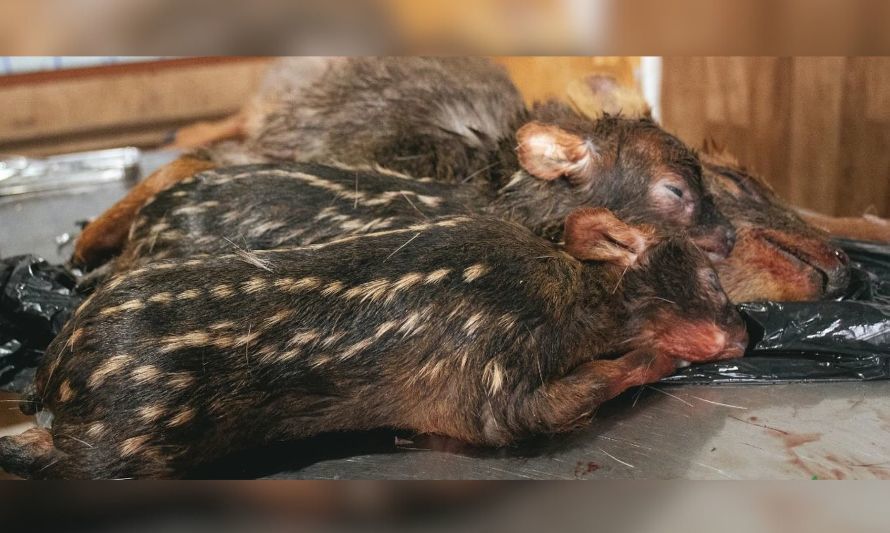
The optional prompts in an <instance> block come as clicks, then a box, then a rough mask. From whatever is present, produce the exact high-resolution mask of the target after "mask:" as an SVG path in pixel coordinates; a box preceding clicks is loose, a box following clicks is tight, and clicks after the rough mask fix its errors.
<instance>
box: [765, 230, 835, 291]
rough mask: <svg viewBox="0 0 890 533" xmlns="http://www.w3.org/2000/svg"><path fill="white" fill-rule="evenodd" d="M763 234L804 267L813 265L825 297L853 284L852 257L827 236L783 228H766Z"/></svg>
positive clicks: (811, 267) (769, 241)
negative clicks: (800, 232) (819, 278)
mask: <svg viewBox="0 0 890 533" xmlns="http://www.w3.org/2000/svg"><path fill="white" fill-rule="evenodd" d="M759 234H760V235H761V238H763V239H764V240H765V241H766V242H768V243H769V244H771V245H772V246H773V247H775V248H777V249H778V250H780V251H782V252H784V253H785V254H787V255H788V256H789V257H791V258H793V260H794V261H796V262H797V263H798V264H799V265H800V267H801V268H807V267H809V268H810V269H812V271H815V272H816V273H817V274H818V275H819V276H821V278H822V297H823V298H832V297H835V296H839V295H840V294H842V293H843V292H844V291H845V290H846V289H847V286H848V285H849V284H850V259H849V258H848V257H847V254H845V253H844V251H843V250H841V249H840V248H838V247H837V246H835V245H833V244H831V243H830V242H828V241H826V240H825V239H823V238H821V237H813V236H808V235H799V234H795V233H788V232H783V231H779V230H763V231H761V232H759Z"/></svg>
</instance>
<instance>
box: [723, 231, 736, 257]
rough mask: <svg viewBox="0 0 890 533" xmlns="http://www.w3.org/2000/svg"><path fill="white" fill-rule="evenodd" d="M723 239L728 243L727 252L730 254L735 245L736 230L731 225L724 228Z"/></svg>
mask: <svg viewBox="0 0 890 533" xmlns="http://www.w3.org/2000/svg"><path fill="white" fill-rule="evenodd" d="M723 241H724V242H725V243H726V254H727V255H729V252H731V251H732V249H733V248H734V247H735V230H734V229H732V228H730V227H726V228H723Z"/></svg>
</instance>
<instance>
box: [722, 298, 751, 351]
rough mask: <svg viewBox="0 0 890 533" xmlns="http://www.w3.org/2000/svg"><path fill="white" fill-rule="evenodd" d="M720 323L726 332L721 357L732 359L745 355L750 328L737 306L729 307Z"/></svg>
mask: <svg viewBox="0 0 890 533" xmlns="http://www.w3.org/2000/svg"><path fill="white" fill-rule="evenodd" d="M720 325H721V326H722V327H723V328H724V331H725V332H726V342H725V344H724V348H723V351H722V352H721V354H720V355H721V358H726V359H731V358H733V357H742V356H743V355H745V350H746V349H747V348H748V328H747V327H746V326H745V321H744V319H742V315H740V314H739V312H738V311H737V310H736V309H735V306H729V307H727V309H726V312H725V313H724V315H723V318H722V320H721V324H720Z"/></svg>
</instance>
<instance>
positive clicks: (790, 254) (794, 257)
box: [760, 235, 830, 294]
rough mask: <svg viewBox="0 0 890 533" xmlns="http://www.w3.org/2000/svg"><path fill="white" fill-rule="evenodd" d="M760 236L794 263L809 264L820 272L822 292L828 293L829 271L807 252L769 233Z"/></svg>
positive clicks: (815, 270) (808, 265)
mask: <svg viewBox="0 0 890 533" xmlns="http://www.w3.org/2000/svg"><path fill="white" fill-rule="evenodd" d="M760 238H761V239H762V240H763V241H764V242H766V243H767V244H769V245H770V246H772V247H773V248H775V249H776V250H778V251H779V252H780V253H781V254H782V255H783V256H784V257H785V258H786V259H788V260H789V261H791V262H792V263H794V264H796V265H804V266H807V267H809V268H810V269H812V270H813V271H814V272H816V273H817V274H819V278H820V279H821V281H822V293H823V294H826V293H827V292H828V285H829V282H830V280H829V276H828V272H826V271H825V269H823V268H821V267H819V266H818V265H816V264H815V263H814V261H813V260H812V259H811V258H810V257H808V256H807V255H806V254H803V253H801V252H800V251H799V250H797V249H795V248H792V247H790V246H787V245H785V244H783V243H782V242H781V241H779V240H777V239H774V238H772V237H770V236H769V235H761V236H760Z"/></svg>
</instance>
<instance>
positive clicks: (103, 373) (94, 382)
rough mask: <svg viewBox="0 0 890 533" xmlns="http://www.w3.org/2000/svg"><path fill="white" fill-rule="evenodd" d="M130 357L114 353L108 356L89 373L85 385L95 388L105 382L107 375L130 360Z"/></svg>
mask: <svg viewBox="0 0 890 533" xmlns="http://www.w3.org/2000/svg"><path fill="white" fill-rule="evenodd" d="M130 359H131V358H130V356H129V355H115V356H113V357H109V358H108V359H106V360H105V361H104V362H103V363H102V364H101V365H99V367H98V368H96V370H94V371H93V373H92V375H90V379H89V380H87V387H88V388H90V389H95V388H96V387H98V386H99V385H101V384H103V383H105V380H106V379H107V378H108V376H110V375H112V374H114V373H116V372H117V371H119V370H120V369H121V368H123V367H124V365H126V364H127V363H129V362H130Z"/></svg>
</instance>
